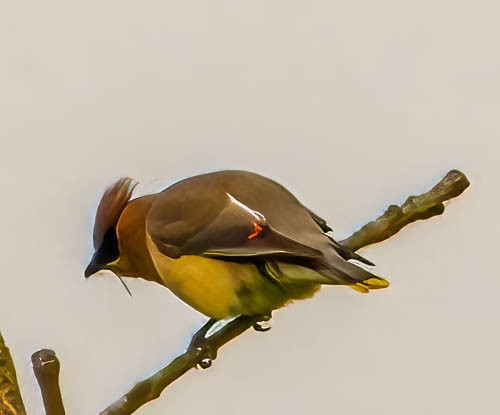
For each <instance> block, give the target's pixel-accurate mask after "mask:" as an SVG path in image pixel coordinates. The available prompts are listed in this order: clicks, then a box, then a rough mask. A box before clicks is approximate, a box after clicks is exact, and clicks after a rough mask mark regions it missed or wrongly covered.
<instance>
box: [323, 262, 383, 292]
mask: <svg viewBox="0 0 500 415" xmlns="http://www.w3.org/2000/svg"><path fill="white" fill-rule="evenodd" d="M320 273H321V275H323V276H324V277H327V278H329V277H330V279H331V280H332V282H331V283H332V284H338V282H336V281H338V279H339V277H340V279H341V280H342V285H347V286H349V287H351V288H352V289H353V290H355V291H358V292H360V293H363V294H366V293H368V292H369V291H370V290H379V289H381V288H387V287H388V286H389V285H390V284H389V281H387V280H386V279H385V278H382V277H380V276H378V275H375V274H372V273H371V272H369V271H367V270H366V269H364V268H361V267H359V266H357V265H355V264H353V263H351V262H348V261H346V260H343V259H341V258H338V260H336V261H335V264H332V265H330V266H329V267H328V269H327V270H324V271H323V270H322V271H320ZM332 274H333V275H332ZM333 276H335V277H336V278H335V277H334V278H332V277H333Z"/></svg>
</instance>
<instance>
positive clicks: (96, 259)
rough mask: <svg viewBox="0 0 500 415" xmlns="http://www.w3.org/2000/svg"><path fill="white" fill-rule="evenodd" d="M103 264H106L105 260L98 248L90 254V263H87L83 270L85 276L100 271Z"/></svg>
mask: <svg viewBox="0 0 500 415" xmlns="http://www.w3.org/2000/svg"><path fill="white" fill-rule="evenodd" d="M105 266H106V261H103V258H102V254H101V252H100V251H99V250H98V251H96V252H95V253H94V255H93V256H92V259H91V260H90V263H89V264H88V265H87V268H85V272H84V275H85V278H88V277H90V276H91V275H94V274H95V273H96V272H98V271H100V270H101V269H104V267H105Z"/></svg>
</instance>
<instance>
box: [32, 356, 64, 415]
mask: <svg viewBox="0 0 500 415" xmlns="http://www.w3.org/2000/svg"><path fill="white" fill-rule="evenodd" d="M31 362H32V364H33V371H34V372H35V377H36V379H37V381H38V385H39V386H40V390H41V392H42V397H43V404H44V406H45V414H46V415H64V414H65V412H64V406H63V401H62V396H61V390H60V388H59V370H60V363H59V359H58V358H57V356H56V354H55V352H54V351H53V350H49V349H42V350H39V351H38V352H35V353H33V355H32V356H31Z"/></svg>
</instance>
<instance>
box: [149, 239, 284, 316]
mask: <svg viewBox="0 0 500 415" xmlns="http://www.w3.org/2000/svg"><path fill="white" fill-rule="evenodd" d="M148 249H149V252H150V253H151V258H152V260H153V263H154V265H155V267H156V269H157V272H158V274H159V275H160V277H161V279H162V281H163V284H164V285H165V286H166V287H167V288H168V289H170V290H171V291H172V292H173V293H174V294H175V295H177V296H178V297H179V298H180V299H181V300H183V301H184V302H186V303H187V304H189V305H190V306H191V307H193V308H195V309H196V310H198V311H200V312H201V313H203V314H205V315H207V316H209V317H213V318H217V319H222V318H227V317H232V316H236V315H239V314H245V315H262V314H268V313H270V311H272V310H273V309H275V308H278V307H280V306H282V305H283V304H284V303H286V302H287V301H288V300H289V297H288V296H287V294H286V293H285V291H284V290H283V289H282V288H280V287H279V286H276V285H273V283H272V282H270V281H268V280H267V279H266V278H265V277H263V276H262V275H261V274H260V272H259V271H258V269H257V267H256V266H255V265H253V264H250V263H236V262H229V261H222V260H218V259H212V258H206V257H201V256H196V255H185V256H182V257H180V258H179V259H172V258H169V257H167V256H165V255H163V254H162V253H161V252H159V251H158V250H157V248H156V246H155V245H154V243H153V242H152V241H150V240H149V241H148Z"/></svg>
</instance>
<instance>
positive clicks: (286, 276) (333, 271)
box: [265, 256, 389, 293]
mask: <svg viewBox="0 0 500 415" xmlns="http://www.w3.org/2000/svg"><path fill="white" fill-rule="evenodd" d="M265 267H266V271H267V272H266V274H269V275H273V276H275V277H274V278H275V279H276V281H277V282H278V283H279V284H281V283H292V284H293V283H297V282H299V283H304V282H305V283H313V284H324V285H346V286H348V287H350V288H352V289H353V290H355V291H358V292H360V293H368V292H369V291H370V290H378V289H381V288H387V287H388V286H389V281H387V280H386V279H384V278H382V277H379V276H378V275H375V274H372V273H371V272H369V271H367V270H365V269H364V268H360V267H358V266H356V265H355V264H353V263H351V262H348V261H346V260H344V259H343V258H340V257H338V256H334V257H333V258H330V261H329V262H328V263H325V262H323V261H321V262H314V263H308V264H303V265H298V264H293V263H286V262H276V263H275V262H272V261H268V262H266V265H265Z"/></svg>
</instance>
